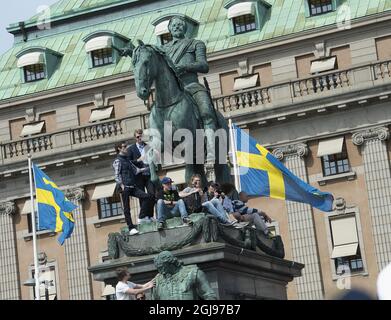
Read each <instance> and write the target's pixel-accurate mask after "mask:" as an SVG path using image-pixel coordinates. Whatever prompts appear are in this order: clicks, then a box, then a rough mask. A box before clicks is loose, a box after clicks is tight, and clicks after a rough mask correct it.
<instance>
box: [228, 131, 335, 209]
mask: <svg viewBox="0 0 391 320" xmlns="http://www.w3.org/2000/svg"><path fill="white" fill-rule="evenodd" d="M233 130H234V134H235V139H234V140H235V142H236V159H237V165H238V167H239V175H240V186H241V190H242V191H244V192H246V193H247V194H249V195H253V196H263V197H269V198H276V199H282V200H290V201H297V202H302V203H308V204H310V205H311V206H313V207H315V208H317V209H319V210H322V211H326V212H328V211H332V207H333V201H334V197H333V195H332V194H331V193H328V192H321V191H319V190H318V189H316V188H314V187H312V186H310V185H309V184H307V183H306V182H304V181H303V180H301V179H299V178H298V177H296V176H295V175H294V174H293V173H292V172H290V171H289V170H288V169H287V168H286V167H285V166H284V165H283V164H282V163H281V162H280V161H278V160H277V159H276V158H275V157H274V156H273V155H272V154H271V153H270V152H269V151H268V150H266V149H265V148H264V147H262V146H261V145H260V144H258V143H257V142H256V141H255V139H254V138H252V137H250V136H249V135H248V134H247V133H246V132H244V131H243V130H241V129H240V128H238V127H236V126H235V125H233Z"/></svg>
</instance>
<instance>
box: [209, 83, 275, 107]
mask: <svg viewBox="0 0 391 320" xmlns="http://www.w3.org/2000/svg"><path fill="white" fill-rule="evenodd" d="M213 102H214V105H215V107H216V108H218V110H220V111H222V112H224V113H225V112H229V111H234V110H239V109H244V108H248V107H253V106H258V105H264V104H267V103H270V89H269V88H255V89H248V90H243V91H240V92H237V93H233V94H230V95H226V96H220V97H216V98H214V99H213Z"/></svg>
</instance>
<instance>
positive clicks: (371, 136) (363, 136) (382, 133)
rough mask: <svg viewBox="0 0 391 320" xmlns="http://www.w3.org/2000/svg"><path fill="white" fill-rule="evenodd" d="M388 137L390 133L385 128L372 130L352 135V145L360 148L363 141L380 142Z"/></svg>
mask: <svg viewBox="0 0 391 320" xmlns="http://www.w3.org/2000/svg"><path fill="white" fill-rule="evenodd" d="M389 137H390V131H389V130H388V128H386V127H379V128H372V129H368V130H364V131H360V132H356V133H355V134H353V136H352V139H353V143H354V144H355V145H356V146H361V145H362V144H364V142H365V141H368V140H376V139H378V140H380V141H385V140H388V138H389Z"/></svg>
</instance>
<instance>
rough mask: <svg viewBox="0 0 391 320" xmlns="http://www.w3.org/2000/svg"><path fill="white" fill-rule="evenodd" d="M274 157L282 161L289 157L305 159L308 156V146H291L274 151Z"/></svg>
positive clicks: (299, 144)
mask: <svg viewBox="0 0 391 320" xmlns="http://www.w3.org/2000/svg"><path fill="white" fill-rule="evenodd" d="M272 153H273V155H274V156H275V157H276V158H277V159H278V160H280V161H282V160H284V158H285V157H287V156H297V157H300V158H304V157H305V156H307V155H308V146H307V144H304V143H297V144H290V145H287V146H283V147H279V148H276V149H274V150H273V152H272Z"/></svg>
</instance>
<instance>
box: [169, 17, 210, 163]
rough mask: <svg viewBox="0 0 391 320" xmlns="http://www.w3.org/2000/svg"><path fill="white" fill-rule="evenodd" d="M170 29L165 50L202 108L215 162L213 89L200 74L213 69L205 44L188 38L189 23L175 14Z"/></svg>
mask: <svg viewBox="0 0 391 320" xmlns="http://www.w3.org/2000/svg"><path fill="white" fill-rule="evenodd" d="M168 29H169V31H170V33H171V35H172V37H173V40H172V41H170V42H169V43H167V44H165V45H164V46H163V49H164V51H165V52H166V54H167V55H168V56H169V57H170V58H171V60H172V62H173V63H174V65H175V67H176V70H177V73H178V75H179V77H180V79H181V80H182V83H183V85H184V89H185V90H186V91H187V92H188V93H189V94H190V95H191V96H192V98H193V99H194V102H195V104H196V105H197V107H198V112H199V115H200V118H201V119H200V120H201V122H202V126H203V129H204V130H205V136H206V143H207V147H206V150H207V155H206V161H207V162H214V161H215V159H214V152H212V150H214V138H215V136H214V132H215V131H216V129H217V119H216V112H215V110H214V107H213V104H212V101H211V99H210V95H209V92H208V91H207V89H206V88H205V87H204V86H203V85H202V84H200V83H199V81H198V73H208V72H209V65H208V61H207V59H206V46H205V43H204V42H202V41H201V40H195V39H189V38H186V37H185V34H186V29H187V24H186V21H185V20H184V19H182V18H181V17H179V16H175V17H173V18H172V19H171V20H170V23H169V25H168Z"/></svg>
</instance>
